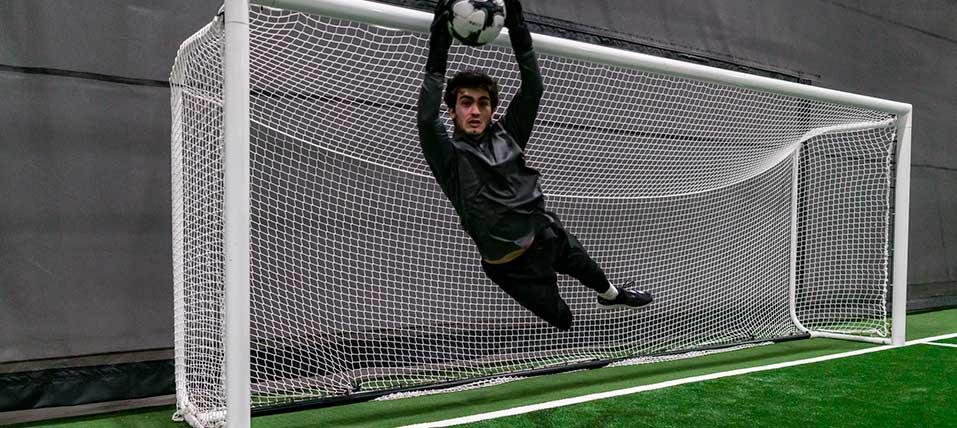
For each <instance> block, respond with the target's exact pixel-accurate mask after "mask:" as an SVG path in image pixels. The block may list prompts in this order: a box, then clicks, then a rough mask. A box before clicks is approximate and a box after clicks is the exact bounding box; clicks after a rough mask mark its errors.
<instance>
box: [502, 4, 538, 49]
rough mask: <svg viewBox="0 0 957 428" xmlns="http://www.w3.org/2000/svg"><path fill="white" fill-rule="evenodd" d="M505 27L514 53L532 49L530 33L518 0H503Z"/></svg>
mask: <svg viewBox="0 0 957 428" xmlns="http://www.w3.org/2000/svg"><path fill="white" fill-rule="evenodd" d="M505 28H508V37H509V39H510V40H511V41H512V49H514V50H515V52H516V53H522V52H528V51H530V50H532V35H531V34H529V32H528V27H526V26H525V16H524V15H523V14H522V4H521V3H519V1H518V0H505Z"/></svg>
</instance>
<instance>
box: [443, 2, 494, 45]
mask: <svg viewBox="0 0 957 428" xmlns="http://www.w3.org/2000/svg"><path fill="white" fill-rule="evenodd" d="M504 25H505V0H452V2H450V3H449V33H451V34H452V36H453V37H455V38H456V39H458V41H460V42H462V43H464V44H466V45H469V46H482V45H484V44H486V43H488V42H491V41H492V40H495V38H496V37H498V33H499V32H501V31H502V27H503V26H504Z"/></svg>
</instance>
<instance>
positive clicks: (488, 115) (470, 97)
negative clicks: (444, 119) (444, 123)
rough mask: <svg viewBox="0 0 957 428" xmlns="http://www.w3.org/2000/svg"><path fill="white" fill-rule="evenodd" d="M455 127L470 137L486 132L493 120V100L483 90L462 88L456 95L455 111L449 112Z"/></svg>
mask: <svg viewBox="0 0 957 428" xmlns="http://www.w3.org/2000/svg"><path fill="white" fill-rule="evenodd" d="M449 116H451V117H452V120H453V121H454V122H455V127H456V128H458V129H461V130H462V131H464V132H465V133H466V134H469V135H479V134H481V133H483V132H485V128H486V127H488V123H489V121H490V120H492V99H491V98H489V96H488V91H486V90H485V89H481V88H461V89H459V90H458V93H456V94H455V109H454V110H449Z"/></svg>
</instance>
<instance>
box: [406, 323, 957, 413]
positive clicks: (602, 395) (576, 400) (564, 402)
mask: <svg viewBox="0 0 957 428" xmlns="http://www.w3.org/2000/svg"><path fill="white" fill-rule="evenodd" d="M954 337H957V333H952V334H945V335H942V336H934V337H927V338H923V339H917V340H912V341H909V342H906V343H905V344H904V345H902V346H893V345H881V346H875V347H872V348H865V349H859V350H856V351H850V352H844V353H840V354H831V355H822V356H820V357H814V358H806V359H803V360H795V361H786V362H783V363H775V364H768V365H765V366H757V367H747V368H743V369H735V370H729V371H724V372H718V373H710V374H706V375H699V376H692V377H687V378H682V379H674V380H669V381H665V382H659V383H653V384H648V385H639V386H635V387H631V388H624V389H618V390H614V391H606V392H599V393H594V394H587V395H582V396H578V397H571V398H565V399H561V400H554V401H547V402H544V403H538V404H530V405H526V406H519V407H513V408H511V409H505V410H497V411H493V412H486V413H479V414H475V415H470V416H463V417H458V418H452V419H445V420H441V421H434V422H424V423H420V424H414V425H406V426H404V427H402V428H431V427H448V426H453V425H459V424H466V423H471V422H478V421H484V420H488V419H496V418H502V417H506V416H514V415H520V414H523V413H530V412H534V411H538V410H545V409H553V408H556V407H563V406H570V405H573V404H581V403H585V402H589V401H595V400H602V399H606V398H612V397H619V396H622V395H630V394H635V393H638V392H645V391H652V390H656V389H663V388H669V387H672V386H678V385H685V384H689V383H697V382H703V381H707V380H714V379H721V378H725V377H732V376H739V375H743V374H749V373H757V372H763V371H770V370H777V369H782V368H786V367H794V366H801V365H805V364H813V363H819V362H823V361H830V360H836V359H841V358H847V357H854V356H857V355H864V354H869V353H872V352H880V351H887V350H890V349H895V348H900V347H904V346H912V345H916V344H925V343H930V342H933V341H935V340H942V339H950V338H954Z"/></svg>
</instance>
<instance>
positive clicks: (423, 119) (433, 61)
mask: <svg viewBox="0 0 957 428" xmlns="http://www.w3.org/2000/svg"><path fill="white" fill-rule="evenodd" d="M431 31H432V34H431V35H430V36H429V58H428V60H426V63H425V76H424V77H423V80H422V87H421V88H420V89H419V101H418V115H417V117H416V119H417V120H416V122H417V125H418V128H419V143H420V144H421V145H422V153H423V154H424V155H425V159H426V161H428V163H429V167H430V168H432V174H433V175H434V176H435V178H436V180H438V182H439V184H440V185H441V186H442V188H443V189H444V188H445V184H446V183H445V182H446V179H447V178H448V177H449V174H450V171H451V163H452V154H453V153H452V144H451V142H450V140H449V134H448V131H447V130H446V129H445V124H443V123H442V121H441V120H439V113H440V111H441V110H442V86H443V84H444V81H445V70H446V68H447V66H448V58H449V47H450V46H452V36H451V35H450V34H449V30H448V13H447V8H446V5H445V0H439V2H438V4H436V5H435V18H434V19H433V20H432V29H431Z"/></svg>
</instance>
